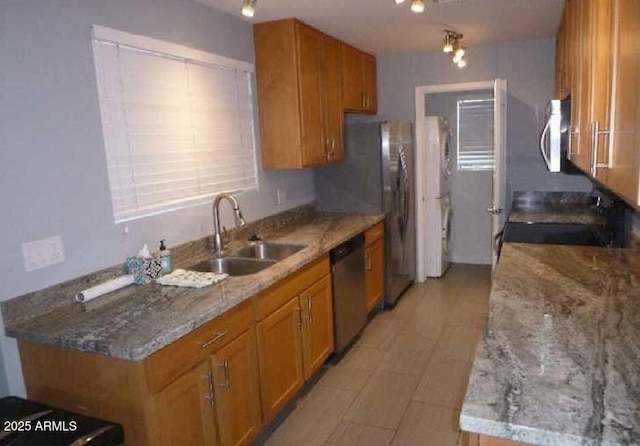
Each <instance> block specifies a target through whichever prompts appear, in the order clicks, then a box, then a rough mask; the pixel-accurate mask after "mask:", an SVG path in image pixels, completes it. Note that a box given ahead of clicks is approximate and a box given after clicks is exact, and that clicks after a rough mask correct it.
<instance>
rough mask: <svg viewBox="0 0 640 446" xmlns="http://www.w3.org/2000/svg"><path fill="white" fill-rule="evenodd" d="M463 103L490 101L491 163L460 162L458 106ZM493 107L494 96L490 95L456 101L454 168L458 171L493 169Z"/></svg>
mask: <svg viewBox="0 0 640 446" xmlns="http://www.w3.org/2000/svg"><path fill="white" fill-rule="evenodd" d="M463 103H490V104H491V111H490V114H491V120H492V127H491V130H490V132H491V165H489V164H485V165H481V166H480V165H479V166H474V165H466V166H465V165H464V163H463V164H461V162H460V161H461V157H460V148H461V138H460V129H461V127H462V126H461V125H460V118H461V116H460V108H461V107H460V106H461V104H463ZM494 109H495V100H494V98H493V97H492V96H491V97H486V98H468V99H458V100H457V101H456V169H457V170H458V171H459V172H486V171H493V170H494V169H495V139H494V135H493V134H494V132H495V128H494V127H495V122H494V121H493V120H494V119H495V114H494Z"/></svg>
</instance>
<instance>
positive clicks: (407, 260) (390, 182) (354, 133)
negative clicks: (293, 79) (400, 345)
mask: <svg viewBox="0 0 640 446" xmlns="http://www.w3.org/2000/svg"><path fill="white" fill-rule="evenodd" d="M414 150H415V149H414V136H413V126H412V124H410V123H405V122H397V121H385V122H375V123H367V124H347V125H345V160H344V161H343V162H341V163H338V164H335V165H332V166H328V167H321V168H318V169H316V171H315V186H316V197H317V207H318V210H320V211H330V212H358V213H384V214H385V305H386V306H393V305H394V304H395V303H396V301H397V299H398V297H400V295H401V294H402V293H403V292H404V290H405V289H406V288H407V287H408V286H409V285H411V283H413V280H414V278H415V269H416V268H415V264H416V237H415V235H416V234H415V200H414V197H415V186H414V178H415V174H414V159H415V157H414Z"/></svg>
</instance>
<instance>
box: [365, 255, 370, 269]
mask: <svg viewBox="0 0 640 446" xmlns="http://www.w3.org/2000/svg"><path fill="white" fill-rule="evenodd" d="M366 261H367V264H366V266H365V269H366V270H367V271H371V254H367V255H366Z"/></svg>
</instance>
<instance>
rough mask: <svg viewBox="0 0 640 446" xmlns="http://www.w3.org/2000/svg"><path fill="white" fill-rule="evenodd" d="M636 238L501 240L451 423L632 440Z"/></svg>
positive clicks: (637, 320) (639, 277)
mask: <svg viewBox="0 0 640 446" xmlns="http://www.w3.org/2000/svg"><path fill="white" fill-rule="evenodd" d="M639 258H640V257H639V256H638V251H637V248H634V249H631V248H630V249H609V248H598V247H584V246H560V245H534V244H519V243H505V244H504V245H503V248H502V253H501V257H500V262H499V263H498V265H497V268H496V271H495V275H494V278H493V284H492V290H491V298H490V312H489V317H488V319H487V323H486V326H485V330H484V334H483V337H482V339H481V341H480V344H479V346H478V349H477V352H476V356H475V361H474V364H473V369H472V372H471V377H470V380H469V385H468V388H467V393H466V397H465V400H464V405H463V407H462V412H461V417H460V424H461V428H462V429H463V430H465V431H469V432H475V433H479V434H484V435H489V436H495V437H501V438H507V439H511V440H516V441H522V442H526V443H532V444H541V445H568V446H570V445H631V444H640V260H639Z"/></svg>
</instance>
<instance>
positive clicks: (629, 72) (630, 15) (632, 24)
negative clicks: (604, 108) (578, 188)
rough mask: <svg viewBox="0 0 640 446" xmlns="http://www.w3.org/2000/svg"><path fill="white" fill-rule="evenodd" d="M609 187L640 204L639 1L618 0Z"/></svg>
mask: <svg viewBox="0 0 640 446" xmlns="http://www.w3.org/2000/svg"><path fill="white" fill-rule="evenodd" d="M614 3H615V19H614V26H615V29H614V37H613V39H614V45H613V51H614V56H613V60H614V61H615V62H614V68H613V94H612V105H611V107H612V114H611V130H612V134H611V157H610V163H611V164H610V167H609V174H608V175H609V177H608V186H609V187H610V188H611V190H613V191H614V192H616V193H618V194H620V195H622V196H623V197H625V198H626V199H627V200H629V201H630V202H632V203H634V204H640V197H639V196H638V181H639V176H640V172H639V170H638V168H639V162H640V160H639V157H640V148H639V147H640V129H639V128H640V115H639V114H640V110H638V108H639V107H640V85H639V83H640V79H639V76H640V67H639V65H640V2H638V0H616V1H615V2H614Z"/></svg>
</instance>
